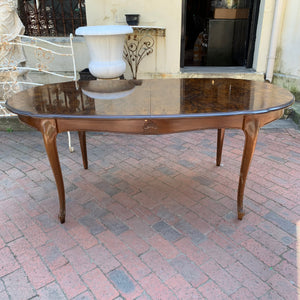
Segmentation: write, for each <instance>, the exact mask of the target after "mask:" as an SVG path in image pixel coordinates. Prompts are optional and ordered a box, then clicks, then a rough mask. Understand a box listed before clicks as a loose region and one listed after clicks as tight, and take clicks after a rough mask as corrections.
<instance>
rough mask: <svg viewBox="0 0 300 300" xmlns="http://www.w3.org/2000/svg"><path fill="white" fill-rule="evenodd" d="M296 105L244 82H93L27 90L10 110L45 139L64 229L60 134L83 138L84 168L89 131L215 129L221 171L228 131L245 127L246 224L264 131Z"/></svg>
mask: <svg viewBox="0 0 300 300" xmlns="http://www.w3.org/2000/svg"><path fill="white" fill-rule="evenodd" d="M293 101H294V96H293V95H292V94H291V93H290V92H289V91H288V90H286V89H284V88H281V87H278V86H276V85H272V84H270V83H266V82H259V81H250V80H241V79H225V78H215V79H213V78H205V79H199V78H198V79H197V78H193V79H147V80H91V81H73V82H64V83H57V84H46V85H43V86H38V87H34V88H31V89H28V90H24V91H21V92H19V93H17V94H15V95H14V96H12V97H11V98H10V99H9V100H8V101H7V102H6V107H7V108H8V109H9V110H10V111H11V112H13V113H15V114H17V115H18V117H19V119H20V120H21V121H23V122H24V123H26V124H28V125H30V126H32V127H34V128H36V129H37V130H39V131H40V132H41V133H42V136H43V139H44V144H45V148H46V152H47V155H48V159H49V162H50V165H51V168H52V171H53V175H54V178H55V182H56V186H57V191H58V197H59V205H60V208H59V220H60V222H61V223H64V222H65V215H66V207H65V190H64V182H63V176H62V171H61V166H60V162H59V156H58V152H57V145H56V137H57V134H58V133H61V132H66V131H77V132H78V136H79V141H80V147H81V152H82V159H83V166H84V168H85V169H87V168H88V157H87V147H86V132H87V131H99V132H113V133H124V134H125V133H126V134H137V135H139V134H142V135H149V134H174V133H178V132H188V131H196V130H201V129H217V132H218V134H217V151H216V165H217V166H220V164H221V156H222V147H223V141H224V132H225V129H231V128H234V129H241V130H242V131H243V132H244V135H245V142H244V150H243V156H242V162H241V168H240V175H239V183H238V192H237V217H238V219H240V220H241V219H242V218H243V216H244V209H243V197H244V190H245V184H246V178H247V174H248V170H249V167H250V163H251V160H252V157H253V153H254V150H255V145H256V141H257V136H258V133H259V129H260V128H261V127H262V126H264V125H265V124H267V123H270V122H272V121H274V120H276V119H279V118H280V117H281V116H282V115H283V112H284V109H285V108H287V107H288V106H290V105H292V104H293ZM99 138H101V137H99ZM136 138H137V139H138V136H137V137H136Z"/></svg>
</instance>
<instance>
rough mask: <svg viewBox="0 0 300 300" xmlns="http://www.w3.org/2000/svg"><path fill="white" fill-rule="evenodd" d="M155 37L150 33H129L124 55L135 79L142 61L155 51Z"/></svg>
mask: <svg viewBox="0 0 300 300" xmlns="http://www.w3.org/2000/svg"><path fill="white" fill-rule="evenodd" d="M153 46H154V38H153V36H152V35H151V34H150V33H147V32H145V31H142V32H141V33H139V32H137V33H135V32H134V33H133V34H129V35H128V38H127V41H126V42H125V45H124V51H123V57H124V59H125V60H126V61H127V63H128V65H129V67H130V70H131V73H132V77H133V79H137V73H138V68H139V65H140V63H141V61H142V60H143V59H144V58H145V57H146V56H148V55H149V54H151V53H152V52H153Z"/></svg>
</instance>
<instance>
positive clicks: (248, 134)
mask: <svg viewBox="0 0 300 300" xmlns="http://www.w3.org/2000/svg"><path fill="white" fill-rule="evenodd" d="M243 131H244V134H245V144H244V152H243V158H242V164H241V171H240V180H239V187H238V196H237V214H238V219H239V220H242V219H243V217H244V215H245V212H244V209H243V198H244V191H245V185H246V179H247V175H248V171H249V167H250V163H251V160H252V157H253V154H254V150H255V146H256V141H257V136H258V132H259V120H257V119H255V118H252V117H245V120H244V126H243Z"/></svg>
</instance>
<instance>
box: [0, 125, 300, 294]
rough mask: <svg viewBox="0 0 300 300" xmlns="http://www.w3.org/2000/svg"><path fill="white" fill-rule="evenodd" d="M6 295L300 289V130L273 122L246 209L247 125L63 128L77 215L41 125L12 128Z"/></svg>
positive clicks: (0, 173) (1, 169)
mask: <svg viewBox="0 0 300 300" xmlns="http://www.w3.org/2000/svg"><path fill="white" fill-rule="evenodd" d="M0 136H1V145H0V156H1V161H0V179H1V185H0V299H13V300H14V299H17V300H18V299H58V300H59V299H104V300H106V299H289V300H293V299H297V283H298V281H299V279H298V278H297V273H298V265H297V262H298V261H299V258H298V257H297V250H298V248H297V247H298V245H299V241H298V240H297V236H299V234H298V231H297V229H298V228H299V227H297V224H298V221H299V219H300V202H299V200H300V132H299V131H297V130H295V129H291V128H290V129H283V128H281V129H263V130H261V132H260V135H259V139H258V143H257V148H256V152H255V155H254V159H253V162H252V166H251V169H250V173H249V176H248V181H247V187H246V190H245V201H244V203H245V210H246V215H245V217H244V219H243V221H238V220H237V218H236V200H235V199H236V198H235V197H236V193H237V181H238V174H239V167H240V161H241V154H242V151H241V149H242V145H243V140H244V137H243V134H242V133H241V132H239V131H237V130H228V131H227V132H226V136H225V144H224V152H223V166H222V167H216V166H215V148H216V131H213V130H205V131H200V132H193V133H183V134H174V135H164V136H139V137H136V136H130V135H117V134H97V133H88V134H87V146H88V156H89V166H90V167H89V169H88V170H84V169H83V168H82V164H81V154H80V150H79V145H78V141H77V138H76V135H75V134H74V135H73V143H74V147H75V152H74V153H69V152H68V151H67V145H66V143H67V139H66V135H59V136H58V147H59V153H60V160H61V164H62V169H63V175H64V181H65V188H66V198H67V218H66V223H65V224H63V225H61V224H59V222H58V219H57V218H56V216H57V212H58V199H57V191H56V186H55V183H54V180H53V175H52V172H51V170H50V169H49V163H48V160H47V157H46V154H45V150H44V146H43V143H42V138H41V135H40V134H39V133H38V132H32V131H31V132H13V133H6V132H1V133H0Z"/></svg>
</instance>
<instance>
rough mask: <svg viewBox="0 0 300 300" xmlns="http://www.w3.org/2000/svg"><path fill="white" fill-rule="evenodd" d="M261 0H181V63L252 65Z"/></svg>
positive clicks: (194, 64) (182, 65) (192, 64)
mask: <svg viewBox="0 0 300 300" xmlns="http://www.w3.org/2000/svg"><path fill="white" fill-rule="evenodd" d="M259 3H260V0H183V7H182V9H183V15H182V17H183V18H182V20H183V21H182V40H181V43H182V44H181V67H186V66H246V67H252V60H253V49H254V43H255V33H256V26H257V17H258V12H259V9H258V8H259Z"/></svg>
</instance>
